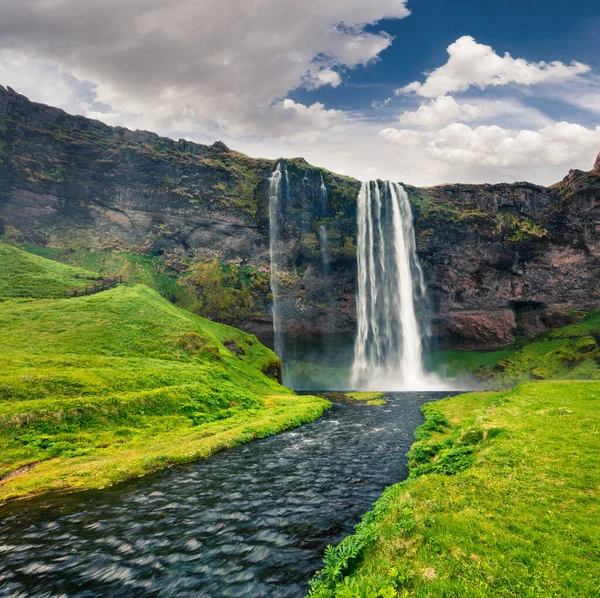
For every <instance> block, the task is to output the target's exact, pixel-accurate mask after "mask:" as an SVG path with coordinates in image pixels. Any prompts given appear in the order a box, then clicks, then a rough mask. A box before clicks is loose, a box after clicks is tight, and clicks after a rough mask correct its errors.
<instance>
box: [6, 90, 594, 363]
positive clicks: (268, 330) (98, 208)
mask: <svg viewBox="0 0 600 598" xmlns="http://www.w3.org/2000/svg"><path fill="white" fill-rule="evenodd" d="M286 164H287V167H288V174H289V185H288V186H287V187H286V188H285V189H284V198H283V208H282V239H283V243H284V246H285V247H284V252H283V253H284V254H285V256H286V257H285V268H284V270H285V271H284V273H283V275H282V277H283V282H284V284H283V285H282V290H281V299H282V311H283V315H284V319H285V326H284V330H285V332H286V343H287V345H288V348H289V350H290V352H291V353H295V354H296V355H297V356H298V357H306V356H307V355H308V354H309V353H312V354H314V355H316V356H317V357H318V358H324V359H326V360H327V361H328V362H329V363H343V362H347V360H348V359H349V355H350V353H351V346H352V339H353V336H354V330H355V325H356V321H355V319H356V316H355V297H354V295H355V288H356V258H355V252H356V247H355V243H356V197H357V194H358V190H359V183H358V181H356V180H354V179H350V178H347V177H342V176H338V175H335V174H334V173H331V172H328V171H326V170H323V169H319V168H315V167H313V166H310V165H309V164H307V163H306V162H305V161H304V160H302V159H293V160H287V161H286ZM275 165H276V163H275V162H274V161H272V160H262V159H252V158H249V157H247V156H245V155H243V154H240V153H238V152H235V151H232V150H229V149H228V148H227V147H226V146H225V145H224V144H222V143H220V142H217V143H215V144H213V145H212V146H204V145H198V144H194V143H191V142H188V141H185V140H180V141H173V140H170V139H166V138H162V137H159V136H157V135H155V134H153V133H148V132H145V131H129V130H127V129H124V128H119V127H109V126H107V125H104V124H103V123H100V122H98V121H92V120H89V119H86V118H83V117H76V116H70V115H68V114H66V113H64V112H63V111H61V110H58V109H55V108H51V107H47V106H43V105H40V104H35V103H32V102H30V101H29V100H28V99H27V98H25V97H24V96H20V95H18V94H16V93H15V92H13V91H12V90H10V89H9V90H5V89H4V88H2V87H0V234H7V231H9V232H10V234H12V238H15V239H17V240H22V241H25V242H27V243H30V244H33V245H36V246H48V247H53V248H57V249H61V250H64V251H65V252H66V251H75V252H76V251H79V250H92V251H96V252H109V251H110V252H115V251H117V252H118V251H129V252H135V253H138V254H140V255H147V256H161V259H162V260H163V262H162V263H164V264H166V265H167V266H168V267H167V268H166V272H167V274H168V275H169V276H172V277H173V278H174V279H175V280H177V282H178V284H179V285H181V286H182V287H183V288H184V289H185V290H186V292H189V293H190V296H192V297H194V298H195V299H198V300H199V303H198V306H199V307H198V308H197V311H199V312H200V313H202V310H206V309H207V308H206V302H204V303H203V302H202V301H201V299H202V296H203V293H204V294H206V293H208V292H209V291H208V289H209V285H208V284H207V282H206V280H204V279H203V278H202V277H201V275H200V274H198V272H199V270H198V269H197V268H196V266H197V265H198V264H203V263H205V262H207V261H210V260H213V261H215V263H217V264H218V265H219V266H218V267H219V268H221V267H222V268H223V271H229V270H228V269H230V268H231V267H235V268H237V269H236V270H235V272H236V273H238V274H236V276H238V277H239V281H237V280H234V282H233V283H227V284H231V285H232V286H231V289H230V290H231V297H232V298H233V299H232V301H233V302H235V301H238V302H239V301H242V299H243V301H245V303H244V304H243V306H242V307H243V309H242V308H241V307H240V305H238V304H236V309H235V310H234V309H233V308H230V307H229V304H223V306H222V307H219V305H218V304H217V307H216V308H215V309H216V311H213V312H210V313H209V314H207V315H210V316H211V317H213V318H216V319H219V320H220V321H224V322H226V323H231V324H235V325H238V326H241V327H242V328H245V329H246V330H249V331H251V332H255V333H256V334H257V335H258V336H259V338H261V340H263V341H266V342H267V343H271V342H272V325H271V314H270V301H271V296H270V292H269V289H268V285H266V284H265V280H267V279H268V272H269V251H268V250H269V243H268V235H269V226H268V224H269V222H268V176H269V174H270V173H271V172H272V171H273V170H274V168H275ZM595 169H596V170H595V171H592V172H588V173H586V172H581V171H571V172H570V173H569V174H568V176H567V177H566V178H565V179H564V180H563V181H562V182H560V183H558V184H557V185H554V186H552V187H550V188H544V187H539V186H536V185H531V184H529V183H516V184H510V185H509V184H503V185H444V186H439V187H431V188H423V189H419V188H416V187H411V186H408V185H407V186H406V188H407V191H408V193H409V197H410V199H411V203H412V205H413V211H414V216H415V229H416V235H417V245H418V251H419V255H420V257H421V260H422V263H423V267H424V271H425V276H426V278H427V281H428V285H429V304H428V305H425V306H422V310H421V311H422V316H423V318H426V319H428V320H430V321H431V323H432V331H433V340H434V342H435V343H437V344H438V345H439V346H446V347H455V348H463V349H494V348H499V347H503V346H506V345H507V344H509V343H510V342H512V341H513V340H514V338H515V335H528V334H533V333H535V332H537V331H540V330H543V329H545V328H546V327H553V326H555V325H557V323H560V322H564V321H565V318H566V319H569V318H576V317H577V312H578V311H581V310H588V309H591V308H594V307H598V305H599V304H600V297H599V294H598V289H599V286H600V285H599V283H600V247H599V243H598V241H599V238H600V228H599V227H600V224H599V223H600V207H599V199H600V159H599V161H597V162H596V166H595ZM321 177H322V178H323V181H324V182H325V184H326V186H327V190H328V193H327V198H326V200H325V201H324V199H323V195H322V194H321V191H320V186H321ZM323 231H325V232H326V237H327V247H326V249H327V251H326V252H325V251H324V249H325V248H324V247H323ZM248 276H251V277H254V278H252V280H255V279H256V280H259V281H260V284H258V283H257V284H255V285H254V286H248V285H249V284H250V285H252V284H253V283H248ZM230 278H231V276H230ZM220 281H221V279H218V281H217V284H221V282H220ZM223 284H225V283H223ZM238 287H239V288H238ZM236 293H237V294H236ZM244 293H246V295H248V297H250V295H251V296H252V301H249V300H248V301H247V300H246V299H247V298H246V295H245V294H244ZM239 297H242V299H236V298H239ZM203 306H204V307H203Z"/></svg>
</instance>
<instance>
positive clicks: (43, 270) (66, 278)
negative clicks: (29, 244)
mask: <svg viewBox="0 0 600 598" xmlns="http://www.w3.org/2000/svg"><path fill="white" fill-rule="evenodd" d="M97 277H98V275H95V274H94V273H93V272H90V271H89V270H84V269H83V268H75V267H71V266H66V265H64V264H59V263H58V262H54V261H52V260H47V259H45V258H43V257H39V256H37V255H33V254H31V253H26V252H25V251H21V250H20V249H17V248H16V247H12V246H11V245H6V244H5V243H0V297H63V296H64V295H65V292H66V291H68V290H69V289H73V288H77V287H81V286H84V285H85V284H87V283H88V282H89V281H90V280H93V279H94V278H97Z"/></svg>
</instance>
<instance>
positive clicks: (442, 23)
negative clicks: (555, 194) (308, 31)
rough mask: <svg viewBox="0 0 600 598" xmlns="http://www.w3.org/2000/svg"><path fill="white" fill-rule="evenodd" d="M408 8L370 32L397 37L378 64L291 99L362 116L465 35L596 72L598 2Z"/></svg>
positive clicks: (561, 109) (422, 2)
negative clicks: (359, 112) (575, 62)
mask: <svg viewBox="0 0 600 598" xmlns="http://www.w3.org/2000/svg"><path fill="white" fill-rule="evenodd" d="M408 8H409V9H410V10H411V15H410V17H408V18H406V19H402V20H397V19H394V20H389V19H384V20H382V21H380V22H378V23H377V24H375V25H372V26H369V27H367V30H372V31H386V32H387V33H389V34H390V35H392V36H393V37H394V42H393V44H392V45H391V46H390V47H388V48H387V49H386V50H384V51H383V52H382V53H381V54H380V57H379V60H377V61H375V62H374V63H372V64H369V65H367V66H366V67H359V68H357V69H354V70H350V71H348V72H347V73H346V75H345V78H344V85H342V86H339V87H337V88H331V87H323V88H320V89H318V90H314V91H307V90H302V89H299V90H296V91H294V92H293V93H291V94H290V97H291V98H292V99H294V100H296V101H298V102H302V103H305V104H311V103H313V102H315V101H320V102H323V103H325V104H326V105H327V107H329V108H338V109H341V110H365V111H367V110H368V108H369V106H370V105H371V103H372V102H373V101H374V100H375V101H376V100H379V101H381V100H384V99H385V98H387V97H390V96H391V95H393V92H394V89H396V88H398V87H400V86H402V85H404V84H407V83H409V82H410V81H415V80H418V79H420V78H421V73H423V72H424V71H427V70H430V69H432V68H435V67H437V66H439V65H441V64H443V63H444V62H445V61H446V59H447V53H446V48H447V47H448V46H449V45H450V44H451V43H452V42H453V41H455V40H456V39H458V38H460V37H462V36H463V35H470V36H472V37H474V38H475V39H476V40H477V41H478V42H480V43H482V44H486V45H490V46H492V47H493V48H494V49H496V51H497V52H499V53H504V52H509V53H510V54H512V55H513V56H515V57H526V58H527V59H528V60H530V61H535V62H539V61H544V60H545V61H552V60H560V61H563V62H565V63H569V62H571V61H572V60H578V61H580V62H583V63H586V64H589V65H590V66H591V67H592V68H593V70H594V71H595V72H596V73H597V74H600V6H599V4H598V2H594V1H592V0H576V1H575V2H572V3H568V2H564V1H563V2H548V1H547V0H525V1H522V0H521V1H519V0H504V1H503V2H492V1H481V0H479V1H478V0H463V1H462V2H448V1H444V0H419V1H412V2H409V3H408ZM532 102H533V104H535V105H536V106H539V107H540V108H541V109H543V110H544V111H545V112H547V113H548V114H549V115H551V116H553V117H555V118H558V119H568V118H572V117H573V116H574V115H576V114H577V115H578V116H579V121H578V122H583V121H586V122H587V123H588V124H598V118H597V117H595V116H594V115H593V114H590V113H586V112H585V111H580V110H576V109H574V108H573V107H572V106H569V105H567V104H564V103H562V102H553V101H551V100H548V99H541V98H534V99H533V100H532ZM376 114H378V113H376ZM598 151H600V148H599V149H598Z"/></svg>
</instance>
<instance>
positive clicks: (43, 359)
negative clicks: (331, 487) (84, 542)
mask: <svg viewBox="0 0 600 598" xmlns="http://www.w3.org/2000/svg"><path fill="white" fill-rule="evenodd" d="M14 257H15V259H20V260H22V261H26V260H28V259H29V257H28V256H27V254H22V255H16V254H15V256H14ZM40 263H41V262H40ZM42 265H44V264H42ZM45 265H46V266H47V268H46V272H45V273H43V272H42V274H43V276H39V280H44V282H43V284H40V287H44V288H45V287H46V282H45V281H46V280H47V279H48V277H49V276H50V275H53V276H54V274H55V273H56V271H57V269H58V270H59V271H60V276H58V275H56V277H55V278H56V279H61V280H68V276H65V273H67V274H68V271H69V270H70V269H69V267H68V266H61V265H55V264H54V263H53V262H47V263H46V264H45ZM11 268H12V266H11ZM6 270H7V267H6V262H0V279H3V280H5V277H4V273H5V271H6ZM73 272H76V271H73ZM61 276H62V278H61ZM36 284H37V283H36ZM30 286H31V289H32V290H31V293H32V294H34V293H35V292H36V288H37V287H36V285H35V284H34V283H33V282H31V283H30ZM0 364H1V367H0V477H1V476H5V477H4V479H3V480H0V502H1V501H5V500H8V499H12V498H18V497H23V496H28V495H31V494H35V493H39V492H44V491H49V490H63V489H73V488H91V487H102V486H105V485H107V484H110V483H114V482H117V481H120V480H123V479H126V478H128V477H132V476H136V475H142V474H143V473H146V472H148V471H152V470H154V469H157V468H159V467H163V466H165V465H167V464H170V463H175V462H181V461H189V460H193V459H197V458H200V457H203V456H206V455H208V454H211V453H212V452H214V451H215V450H219V449H221V448H224V447H227V446H232V445H234V444H237V443H239V442H243V441H246V440H249V439H251V438H253V437H262V436H266V435H269V434H273V433H275V432H277V431H279V430H281V429H284V428H287V427H291V426H294V425H299V424H300V423H303V422H305V421H310V420H312V419H314V418H316V417H318V415H320V414H321V413H322V411H323V410H324V409H326V408H327V406H328V403H327V402H326V401H323V400H321V399H316V398H314V397H296V396H294V395H293V393H291V391H289V390H288V389H286V388H284V387H282V386H280V385H279V384H278V383H277V382H276V381H275V380H273V379H272V378H269V377H267V376H266V375H265V374H263V373H262V372H263V371H268V372H276V370H277V366H278V360H277V357H276V356H275V354H274V353H272V352H271V351H270V350H269V349H267V348H266V347H264V346H263V345H261V344H260V343H259V342H258V341H257V340H256V338H255V337H254V336H252V335H248V334H245V333H243V332H241V331H239V330H237V329H235V328H231V327H228V326H222V325H219V324H215V323H213V322H210V321H208V320H205V319H203V318H199V317H197V316H194V315H192V314H190V313H188V312H186V311H184V310H181V309H179V308H177V307H175V306H173V305H172V304H170V303H169V302H168V301H166V300H165V299H163V298H162V297H160V296H159V295H158V294H157V293H156V292H154V291H152V290H150V289H148V288H146V287H144V286H140V285H138V286H133V287H125V286H120V287H117V288H114V289H111V290H110V291H105V292H103V293H99V294H97V295H93V296H89V297H79V298H73V299H34V300H25V299H4V300H3V302H0ZM32 464H35V466H34V467H33V468H31V469H29V468H28V466H29V465H32ZM7 474H8V475H7Z"/></svg>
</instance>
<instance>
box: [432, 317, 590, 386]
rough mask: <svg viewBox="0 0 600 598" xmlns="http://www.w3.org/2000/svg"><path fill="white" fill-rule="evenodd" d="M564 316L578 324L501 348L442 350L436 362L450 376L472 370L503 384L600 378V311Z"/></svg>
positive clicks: (478, 374) (484, 377) (486, 379)
mask: <svg viewBox="0 0 600 598" xmlns="http://www.w3.org/2000/svg"><path fill="white" fill-rule="evenodd" d="M563 317H564V318H565V319H566V320H567V321H568V320H569V319H571V320H575V323H573V324H569V325H567V326H562V327H559V328H556V329H554V330H548V331H545V332H541V333H539V334H536V335H534V336H533V337H530V338H525V337H521V338H520V339H519V340H518V341H517V342H515V343H513V344H511V345H509V346H508V347H506V348H504V349H502V350H500V351H489V352H481V351H479V352H478V351H440V352H438V353H436V354H435V356H434V365H435V367H436V369H437V370H439V371H441V372H443V373H444V374H445V375H447V376H449V377H454V376H460V374H461V373H463V372H471V373H472V374H473V375H474V376H475V377H476V378H477V379H478V380H482V381H486V382H490V383H492V384H493V385H503V386H511V385H513V384H517V383H518V382H523V381H527V380H561V379H564V380H600V346H599V345H598V343H599V341H600V312H599V311H597V310H596V311H591V312H588V313H585V314H584V313H566V314H564V316H563Z"/></svg>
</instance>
